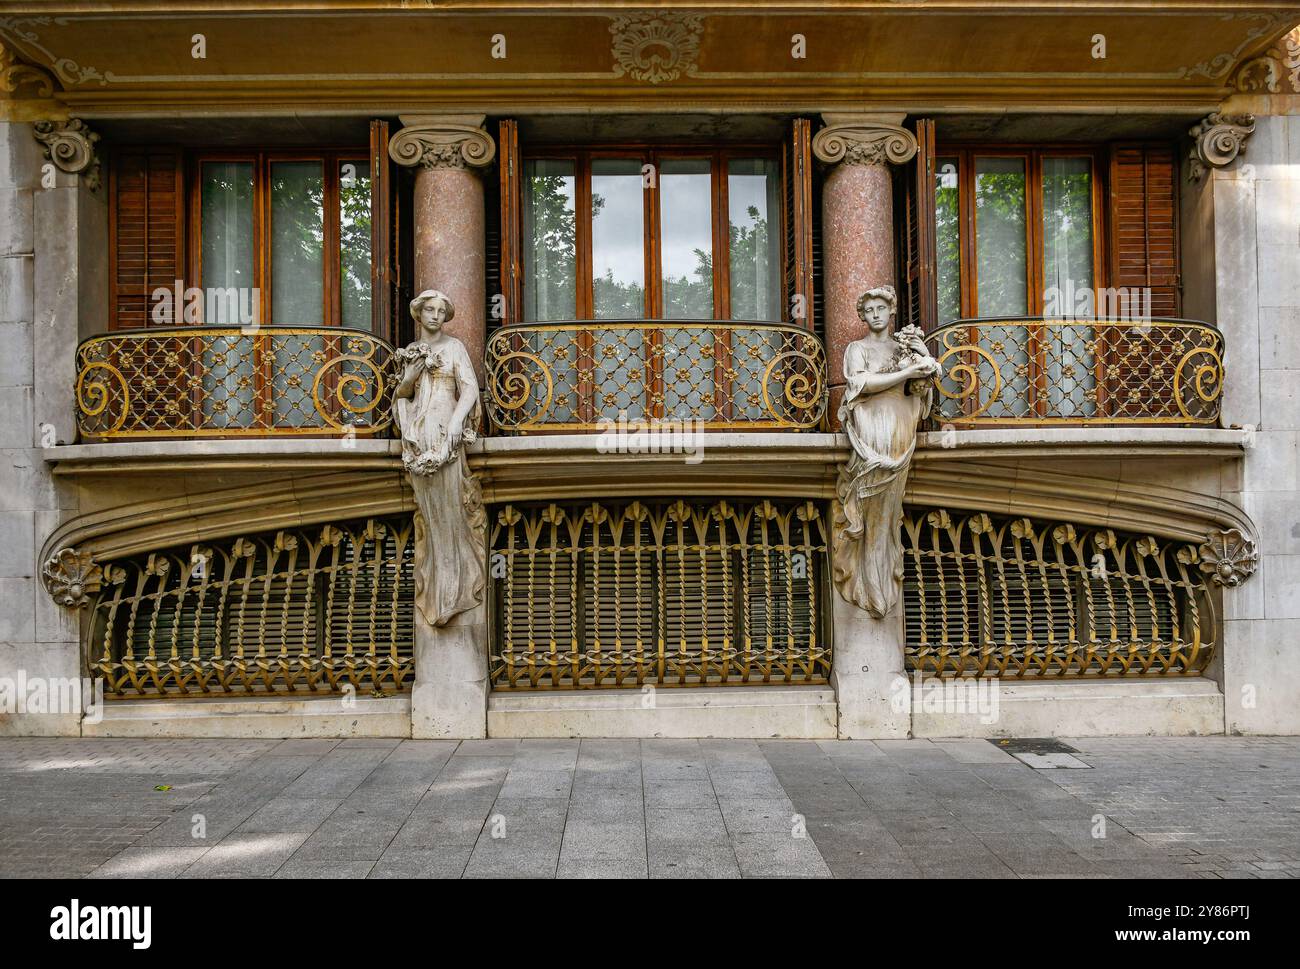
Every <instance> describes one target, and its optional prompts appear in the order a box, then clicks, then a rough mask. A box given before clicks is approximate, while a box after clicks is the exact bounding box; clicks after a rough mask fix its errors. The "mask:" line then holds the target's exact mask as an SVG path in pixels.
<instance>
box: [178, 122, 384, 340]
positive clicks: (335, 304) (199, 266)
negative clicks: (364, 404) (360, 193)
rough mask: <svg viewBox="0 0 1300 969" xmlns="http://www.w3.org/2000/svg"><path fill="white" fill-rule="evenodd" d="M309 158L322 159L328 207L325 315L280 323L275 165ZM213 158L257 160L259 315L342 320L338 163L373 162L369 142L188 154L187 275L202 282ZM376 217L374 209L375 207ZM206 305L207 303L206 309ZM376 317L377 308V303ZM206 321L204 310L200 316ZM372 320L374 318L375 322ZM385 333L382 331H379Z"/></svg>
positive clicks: (264, 320)
mask: <svg viewBox="0 0 1300 969" xmlns="http://www.w3.org/2000/svg"><path fill="white" fill-rule="evenodd" d="M296 161H309V162H320V164H321V172H322V186H323V193H322V203H321V204H322V205H323V207H324V223H323V225H324V238H323V240H322V248H323V256H322V262H323V274H324V275H323V279H322V293H323V298H322V306H321V319H320V320H318V321H310V320H298V321H292V322H285V323H278V322H277V321H276V320H274V319H273V318H272V315H271V305H272V303H271V298H272V286H273V285H274V280H273V279H272V273H271V246H270V239H271V189H270V181H271V166H272V165H274V164H277V163H280V162H296ZM209 162H245V163H249V164H251V165H252V166H253V286H254V287H255V288H257V290H258V293H259V296H260V303H259V306H258V312H259V314H260V315H259V317H258V318H259V320H260V321H261V325H262V326H341V325H342V318H343V294H342V292H341V290H340V286H339V281H340V274H341V270H340V265H339V262H340V260H341V258H342V253H341V252H340V244H339V238H340V234H341V227H340V223H341V214H340V211H339V198H340V184H339V183H340V179H339V166H340V165H342V164H345V163H348V162H362V163H371V162H372V159H371V152H370V150H369V148H368V147H367V146H357V147H352V148H329V149H297V150H295V149H284V150H279V149H277V150H273V151H272V150H268V151H256V150H255V151H247V150H239V149H232V150H213V151H207V150H198V151H193V152H190V153H189V155H188V156H187V164H186V170H187V186H188V191H187V193H186V194H187V201H186V213H187V217H186V222H187V226H186V230H187V231H186V238H187V248H188V250H189V260H188V267H187V268H188V273H187V275H188V276H189V278H190V279H191V280H194V281H195V282H194V283H193V285H195V286H199V287H202V286H203V166H204V164H206V163H209ZM376 177H377V175H376V173H375V172H374V171H373V170H372V171H371V173H370V178H371V185H372V188H371V194H372V198H373V194H374V189H373V185H374V180H375V178H376ZM372 218H373V212H372ZM376 257H377V254H376V252H375V251H374V231H373V226H372V231H371V253H370V263H371V279H372V281H373V279H374V273H375V268H374V267H375V260H376ZM375 298H376V294H375V292H374V286H373V285H372V287H371V300H372V301H373V300H374V299H375ZM205 310H206V306H205V307H204V311H205ZM372 320H373V309H372ZM200 321H202V316H200ZM372 325H373V324H372ZM375 335H376V336H378V337H381V338H382V337H384V336H385V334H383V333H375Z"/></svg>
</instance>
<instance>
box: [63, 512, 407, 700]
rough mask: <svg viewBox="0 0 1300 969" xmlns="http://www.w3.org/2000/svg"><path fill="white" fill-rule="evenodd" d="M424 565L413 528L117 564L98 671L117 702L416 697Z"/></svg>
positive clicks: (381, 527)
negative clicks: (418, 585)
mask: <svg viewBox="0 0 1300 969" xmlns="http://www.w3.org/2000/svg"><path fill="white" fill-rule="evenodd" d="M414 559H415V542H414V525H413V522H412V519H411V516H409V515H407V516H399V517H395V518H389V519H374V518H371V519H365V520H362V521H355V522H340V523H338V524H325V525H315V526H310V527H304V528H297V529H292V530H284V531H276V532H268V533H261V534H255V535H248V536H240V537H237V538H230V539H224V540H220V541H213V542H208V543H203V544H199V545H193V546H187V547H184V548H175V549H169V550H163V551H158V552H152V553H149V554H146V555H141V556H137V557H134V558H130V559H124V560H120V561H116V562H110V563H107V564H106V565H105V566H104V582H103V585H102V586H101V589H100V591H99V594H98V599H97V600H96V602H95V606H94V610H93V613H92V622H91V631H90V643H89V647H88V649H87V653H88V655H89V657H90V667H91V672H92V674H93V675H95V676H102V677H103V678H104V684H105V686H104V692H105V694H106V695H108V696H112V697H133V696H250V695H293V694H318V693H342V692H345V690H346V689H347V688H349V687H350V688H352V689H353V690H355V691H356V692H358V693H391V692H402V691H405V690H409V689H410V688H411V681H412V679H413V677H414V670H415V666H414V659H413V649H414V638H415V634H414V613H413V606H414V589H415V579H414V575H413V572H412V567H413V563H414Z"/></svg>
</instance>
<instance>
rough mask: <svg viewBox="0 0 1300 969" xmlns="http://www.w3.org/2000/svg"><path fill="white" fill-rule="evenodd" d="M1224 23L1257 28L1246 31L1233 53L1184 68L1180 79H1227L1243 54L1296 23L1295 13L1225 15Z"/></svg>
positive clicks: (1179, 74) (1226, 53)
mask: <svg viewBox="0 0 1300 969" xmlns="http://www.w3.org/2000/svg"><path fill="white" fill-rule="evenodd" d="M1219 19H1220V20H1222V21H1223V22H1224V23H1232V22H1233V21H1238V20H1246V21H1254V23H1255V26H1253V27H1251V28H1249V29H1248V30H1247V31H1246V36H1245V37H1244V38H1243V39H1242V41H1241V43H1239V44H1238V45H1237V46H1236V47H1235V48H1233V49H1232V50H1231V51H1223V52H1222V53H1219V54H1216V55H1215V56H1214V57H1211V58H1208V59H1206V60H1203V61H1201V62H1200V63H1199V64H1196V65H1194V66H1193V67H1184V68H1182V69H1181V70H1180V71H1179V72H1178V76H1179V77H1180V78H1193V77H1208V78H1210V79H1211V80H1217V79H1219V78H1221V77H1225V76H1226V75H1227V74H1229V73H1230V72H1231V71H1232V69H1233V68H1234V67H1235V66H1236V65H1237V64H1239V63H1240V60H1241V55H1242V52H1243V51H1245V50H1246V48H1247V47H1249V46H1250V45H1251V44H1253V43H1254V42H1255V41H1257V40H1259V39H1260V38H1261V37H1267V36H1269V35H1270V34H1272V33H1274V32H1275V31H1278V30H1281V29H1282V28H1283V27H1286V26H1287V25H1289V24H1292V23H1295V19H1296V14H1295V12H1294V11H1292V12H1288V13H1225V14H1223V15H1222V16H1221V17H1220V18H1219Z"/></svg>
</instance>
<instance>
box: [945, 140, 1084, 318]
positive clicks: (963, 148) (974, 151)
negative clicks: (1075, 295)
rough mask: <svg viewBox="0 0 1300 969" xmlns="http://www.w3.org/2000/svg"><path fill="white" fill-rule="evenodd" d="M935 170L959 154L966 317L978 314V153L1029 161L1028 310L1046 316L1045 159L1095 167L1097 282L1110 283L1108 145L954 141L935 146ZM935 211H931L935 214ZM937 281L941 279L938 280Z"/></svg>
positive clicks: (963, 314)
mask: <svg viewBox="0 0 1300 969" xmlns="http://www.w3.org/2000/svg"><path fill="white" fill-rule="evenodd" d="M934 156H935V171H936V172H938V170H939V168H940V165H941V164H942V163H943V162H944V161H946V160H947V159H949V158H953V157H955V158H957V206H958V212H957V225H958V232H959V238H958V253H959V256H958V263H959V267H960V268H959V273H960V275H961V280H960V290H961V318H962V319H974V318H976V317H978V315H979V313H978V307H979V280H978V278H977V273H976V265H977V248H976V231H977V230H976V224H975V165H974V160H975V158H977V157H979V158H1023V159H1024V160H1025V254H1026V260H1025V263H1026V266H1025V288H1026V297H1027V298H1026V300H1025V306H1026V315H1028V316H1031V317H1033V316H1042V315H1043V303H1044V300H1043V164H1042V162H1043V159H1044V158H1088V159H1089V160H1090V161H1091V166H1092V286H1093V289H1094V290H1097V289H1104V288H1106V286H1107V285H1108V282H1107V280H1108V279H1109V271H1108V258H1107V254H1108V252H1109V249H1108V242H1107V239H1108V235H1109V233H1108V231H1107V228H1108V227H1107V225H1106V217H1105V216H1106V211H1107V208H1106V206H1107V202H1106V199H1107V194H1108V188H1109V186H1108V179H1107V174H1108V172H1109V166H1110V160H1109V154H1108V152H1107V148H1106V146H1105V145H1094V144H1084V145H1079V144H1046V145H1026V144H995V143H982V142H981V143H965V142H953V143H948V144H942V145H939V146H938V147H937V148H936V149H935V153H934ZM932 217H933V216H932V215H931V218H932ZM936 285H937V280H936Z"/></svg>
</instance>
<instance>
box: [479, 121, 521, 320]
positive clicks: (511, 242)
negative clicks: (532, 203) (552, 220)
mask: <svg viewBox="0 0 1300 969" xmlns="http://www.w3.org/2000/svg"><path fill="white" fill-rule="evenodd" d="M497 151H498V156H497V166H498V170H499V173H500V189H501V191H500V197H499V199H498V206H499V213H498V214H499V224H498V226H497V231H498V232H499V233H500V236H499V249H498V251H497V253H496V254H495V255H496V257H497V258H498V259H499V262H498V264H497V274H498V280H499V283H498V286H499V292H500V293H501V295H502V297H504V299H503V301H502V302H503V304H504V305H503V306H502V315H501V319H500V320H499V321H497V320H494V318H493V317H492V315H491V313H490V312H489V314H488V320H490V321H492V322H500V323H503V324H510V323H518V322H520V321H521V320H522V319H523V309H524V296H523V284H524V279H523V242H522V233H523V159H522V158H520V157H519V125H518V123H517V122H514V121H510V120H506V121H502V122H501V124H500V127H499V129H498V137H497ZM491 258H492V257H491V256H489V259H491ZM488 309H489V310H491V307H490V306H489V307H488ZM491 325H492V324H491V323H489V326H491Z"/></svg>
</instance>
